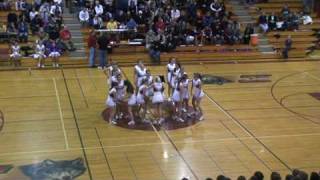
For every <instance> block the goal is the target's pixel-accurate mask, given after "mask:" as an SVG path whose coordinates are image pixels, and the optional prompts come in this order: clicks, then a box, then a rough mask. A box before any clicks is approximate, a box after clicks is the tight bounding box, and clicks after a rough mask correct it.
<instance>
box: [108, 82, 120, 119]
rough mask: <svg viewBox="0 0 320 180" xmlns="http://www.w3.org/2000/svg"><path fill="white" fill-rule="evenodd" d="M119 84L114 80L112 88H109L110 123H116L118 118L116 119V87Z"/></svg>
mask: <svg viewBox="0 0 320 180" xmlns="http://www.w3.org/2000/svg"><path fill="white" fill-rule="evenodd" d="M117 86H118V83H117V82H113V83H112V84H111V88H110V90H109V94H108V98H107V101H106V105H107V107H108V108H109V109H110V116H109V123H110V124H116V123H117V122H116V119H115V116H114V115H115V109H116V106H117V103H116V102H117V101H116V95H117V89H116V87H117Z"/></svg>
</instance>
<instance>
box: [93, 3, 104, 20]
mask: <svg viewBox="0 0 320 180" xmlns="http://www.w3.org/2000/svg"><path fill="white" fill-rule="evenodd" d="M94 11H95V13H96V15H98V16H102V15H103V6H102V5H101V4H100V3H99V1H96V5H95V6H94Z"/></svg>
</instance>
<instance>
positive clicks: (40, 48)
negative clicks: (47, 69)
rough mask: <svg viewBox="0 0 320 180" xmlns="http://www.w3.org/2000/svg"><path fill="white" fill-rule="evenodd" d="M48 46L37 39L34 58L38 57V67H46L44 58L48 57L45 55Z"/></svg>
mask: <svg viewBox="0 0 320 180" xmlns="http://www.w3.org/2000/svg"><path fill="white" fill-rule="evenodd" d="M45 51H46V48H45V46H44V45H43V43H42V42H41V41H40V40H37V41H36V44H35V52H36V53H35V54H33V58H34V59H38V68H44V59H45V58H46V57H47V56H46V55H45Z"/></svg>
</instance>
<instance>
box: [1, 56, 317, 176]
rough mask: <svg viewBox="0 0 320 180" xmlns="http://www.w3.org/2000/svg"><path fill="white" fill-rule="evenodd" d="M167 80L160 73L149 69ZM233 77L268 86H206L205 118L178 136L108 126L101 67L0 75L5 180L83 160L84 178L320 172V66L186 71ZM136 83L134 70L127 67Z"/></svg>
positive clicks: (248, 66) (239, 66)
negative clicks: (49, 163) (41, 166)
mask: <svg viewBox="0 0 320 180" xmlns="http://www.w3.org/2000/svg"><path fill="white" fill-rule="evenodd" d="M150 69H151V72H152V73H153V74H164V72H165V68H164V67H150ZM185 69H186V71H187V72H189V73H190V74H191V73H192V72H201V73H208V74H213V75H218V76H223V77H228V78H230V79H233V80H235V81H237V79H238V78H239V76H240V75H243V74H271V75H272V76H271V80H272V81H271V82H264V83H261V82H260V83H238V82H234V83H228V84H224V85H221V86H219V85H206V86H205V87H204V89H205V93H206V96H205V98H204V99H203V102H202V106H203V108H204V114H205V120H204V121H202V122H200V123H197V124H196V125H194V126H191V127H188V128H183V129H178V130H172V131H167V130H160V131H158V132H156V131H154V132H153V131H137V130H128V129H123V128H120V127H116V126H112V125H109V124H107V123H106V122H105V121H104V120H103V119H102V117H101V112H102V111H103V109H104V108H105V104H104V102H105V98H106V89H107V86H106V78H105V75H104V74H103V73H102V72H101V71H98V70H96V69H86V68H81V69H58V70H31V71H27V70H26V71H1V72H0V110H1V111H2V112H3V114H4V117H5V125H4V128H3V130H2V131H1V132H0V165H2V164H13V165H14V166H15V168H14V169H13V170H12V171H11V172H9V173H8V174H0V179H8V180H16V179H17V180H20V179H28V178H27V177H25V176H24V175H23V174H22V173H21V172H20V171H19V168H18V166H20V165H25V164H31V163H36V162H41V161H43V160H45V159H52V160H69V159H75V158H77V157H82V158H83V159H85V160H86V162H87V165H86V166H87V171H86V172H85V174H84V175H82V176H80V177H79V178H77V179H83V180H90V179H94V180H131V179H132V180H134V179H136V180H178V179H181V177H190V179H205V178H206V177H213V178H215V177H216V176H217V175H219V174H224V175H226V176H229V177H231V178H233V179H235V178H236V177H237V176H239V175H245V176H249V175H251V174H252V173H253V172H254V171H256V170H260V171H262V172H264V173H265V176H266V177H269V175H270V172H271V171H279V172H280V173H281V174H283V175H284V174H285V173H288V172H289V171H290V170H292V169H294V168H300V169H304V170H306V171H308V172H310V171H314V170H317V171H319V170H320V140H319V139H320V101H319V100H317V99H316V98H314V97H312V96H310V95H309V94H308V93H316V92H320V63H319V62H291V63H258V64H214V65H213V64H212V65H210V64H209V65H208V64H207V65H205V64H199V65H187V66H185ZM122 70H123V71H124V72H125V74H126V75H127V77H129V78H131V77H132V68H131V67H130V68H129V67H125V68H122Z"/></svg>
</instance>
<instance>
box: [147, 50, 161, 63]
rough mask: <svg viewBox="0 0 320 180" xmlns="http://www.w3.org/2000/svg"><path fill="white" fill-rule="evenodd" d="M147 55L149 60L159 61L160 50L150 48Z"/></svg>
mask: <svg viewBox="0 0 320 180" xmlns="http://www.w3.org/2000/svg"><path fill="white" fill-rule="evenodd" d="M149 56H150V58H151V61H152V62H153V63H160V51H159V50H154V49H150V50H149Z"/></svg>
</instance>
